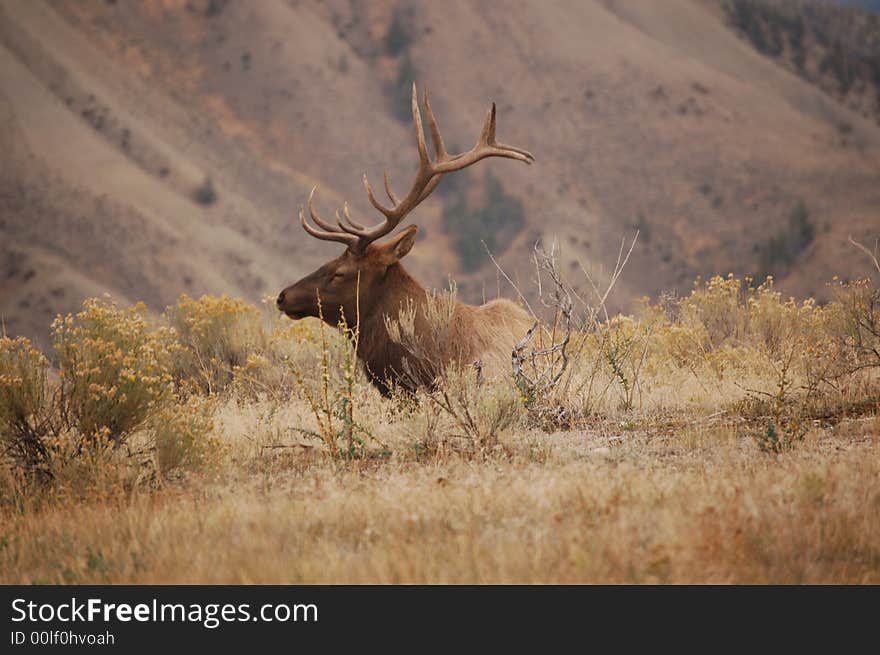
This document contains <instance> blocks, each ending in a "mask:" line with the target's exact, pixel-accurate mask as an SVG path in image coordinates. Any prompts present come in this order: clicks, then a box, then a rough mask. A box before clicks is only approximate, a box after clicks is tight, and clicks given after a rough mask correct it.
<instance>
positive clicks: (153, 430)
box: [150, 396, 221, 478]
mask: <svg viewBox="0 0 880 655" xmlns="http://www.w3.org/2000/svg"><path fill="white" fill-rule="evenodd" d="M213 416H214V406H213V404H212V403H211V402H210V401H207V400H205V399H203V398H200V397H198V396H193V397H190V398H189V399H187V400H186V401H181V402H178V403H175V404H171V405H167V406H165V407H163V408H161V409H159V410H158V411H157V412H156V413H155V414H154V415H153V417H152V419H151V421H150V423H151V425H150V438H151V441H152V445H153V447H154V448H155V456H156V469H157V470H158V472H159V474H160V475H161V476H163V477H164V478H167V477H168V476H169V475H172V474H174V473H176V472H179V471H187V470H197V469H200V468H202V467H204V466H205V465H207V464H209V463H211V462H212V461H216V459H217V457H218V455H219V453H220V452H221V445H220V442H219V440H218V439H217V437H216V435H215V434H214V420H213Z"/></svg>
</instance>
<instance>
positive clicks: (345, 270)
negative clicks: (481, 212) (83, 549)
mask: <svg viewBox="0 0 880 655" xmlns="http://www.w3.org/2000/svg"><path fill="white" fill-rule="evenodd" d="M424 105H425V114H426V116H427V121H428V130H429V132H430V133H431V141H432V142H433V145H434V158H433V159H431V158H430V157H429V156H428V149H427V146H426V144H425V135H424V129H423V127H422V116H421V113H420V111H419V101H418V94H417V92H416V86H415V84H413V89H412V114H413V123H414V125H415V132H416V141H417V145H418V151H419V168H418V172H417V173H416V176H415V180H414V181H413V183H412V187H411V188H410V190H409V193H407V194H406V196H405V197H404V198H403V199H398V197H397V196H396V195H395V194H394V192H393V191H392V190H391V184H390V183H389V181H388V174H387V171H386V172H385V176H384V177H385V191H386V193H387V194H388V198H389V199H390V201H391V203H392V204H391V206H387V207H386V206H385V205H383V204H382V203H380V202H379V201H378V200H377V199H376V197H375V195H374V194H373V189H372V187H371V186H370V183H369V181H368V180H367V176H366V174H365V175H364V178H363V183H364V188H365V189H366V192H367V198H368V199H369V201H370V203H371V204H372V205H373V207H375V208H376V209H377V210H378V211H379V212H380V213H381V214H382V215H383V216H384V219H383V220H382V222H381V223H379V224H377V225H374V226H371V227H365V226H364V225H362V224H361V223H359V222H357V221H355V220H354V219H353V218H352V217H351V216H350V214H349V211H348V206H347V205H344V206H343V211H342V218H340V216H339V212H338V211H337V212H336V224H335V225H332V224H330V223H329V222H328V221H326V220H325V219H323V218H321V216H320V215H319V214H318V212H317V210H316V209H315V188H313V189H312V191H311V194H310V195H309V215H310V217H311V219H312V222H313V223H314V224H315V226H317V227H315V226H312V225H310V224H309V223H308V222H307V221H306V218H305V215H304V210H303V208H302V207H301V208H300V211H299V220H300V223H301V224H302V226H303V228H304V229H305V231H306V232H308V233H309V234H310V235H312V236H313V237H315V238H317V239H323V240H325V241H338V242H339V243H343V244H345V245H346V250H345V252H344V253H342V255H340V256H339V257H337V258H336V259H333V260H331V261H329V262H327V263H326V264H324V265H323V266H321V267H320V268H319V269H318V270H316V271H315V272H313V273H311V274H310V275H307V276H306V277H304V278H302V279H301V280H299V281H298V282H296V283H295V284H293V285H291V286H289V287H287V288H286V289H284V290H283V291H282V292H281V293H280V294H279V295H278V300H277V306H278V309H279V310H281V311H282V312H284V313H285V314H286V315H287V316H289V317H290V318H292V319H294V320H296V319H301V318H305V317H307V316H314V317H317V316H320V317H322V318H323V320H324V321H326V322H327V323H329V324H331V325H334V326H335V325H337V324H338V323H339V321H340V320H341V318H342V316H343V315H344V316H345V318H346V320H348V321H349V322H352V321H355V320H356V321H357V323H358V325H357V328H358V332H359V338H358V341H357V355H358V358H359V359H360V360H361V362H362V363H363V365H364V367H365V369H366V371H367V374H368V376H369V378H370V379H371V380H372V382H373V384H375V385H376V386H377V387H378V388H379V390H380V391H382V392H383V393H385V394H387V393H388V392H389V389H390V385H391V384H392V383H393V384H400V385H401V386H403V387H404V388H408V389H411V390H412V389H413V388H415V387H416V386H419V385H424V384H429V383H430V382H431V381H432V379H433V377H432V376H433V375H436V373H437V372H438V371H437V370H436V369H437V367H438V366H445V365H448V364H450V363H453V362H455V363H458V364H469V363H472V362H476V361H478V360H479V361H482V362H483V365H484V366H489V367H491V368H494V367H497V366H498V365H500V363H501V362H504V361H506V362H508V363H509V362H510V354H511V351H512V349H513V347H514V345H515V344H516V343H517V342H518V341H519V340H520V339H521V338H522V337H523V335H524V334H525V333H526V331H527V330H528V329H529V327H531V325H532V320H531V319H530V317H529V315H528V314H527V313H526V312H525V310H523V309H522V308H520V307H518V306H517V305H516V304H514V303H512V302H510V301H508V300H504V299H498V300H493V301H491V302H488V303H486V304H484V305H480V306H475V305H468V304H464V303H460V302H456V303H455V304H454V306H452V308H451V315H450V320H449V321H448V324H447V326H446V328H445V331H446V332H445V334H444V335H443V338H442V339H435V340H433V342H434V343H437V344H439V345H438V346H437V348H435V350H436V351H437V352H433V353H431V354H430V355H429V356H425V355H424V354H421V355H419V354H415V353H414V352H413V351H412V349H407V347H405V346H404V345H403V344H401V343H400V342H399V341H395V340H393V339H392V338H391V337H390V335H389V333H388V323H387V321H388V318H389V317H390V318H392V319H393V318H394V317H397V316H398V315H399V313H400V312H401V310H402V309H404V308H409V311H411V312H413V318H412V326H413V328H414V332H415V334H416V335H417V336H418V335H426V336H434V335H427V332H429V331H431V330H436V329H437V326H436V325H434V324H432V322H431V321H430V320H429V317H428V315H427V311H426V310H427V303H428V302H429V294H428V293H427V292H426V291H425V289H424V288H423V287H422V286H421V285H420V284H419V283H418V282H416V281H415V280H414V279H413V278H412V277H411V276H410V275H409V274H408V273H407V272H406V270H405V269H404V268H403V266H402V265H401V263H400V260H401V259H402V258H403V257H404V256H405V255H406V254H407V253H408V252H409V251H410V249H411V248H412V246H413V243H415V239H416V232H417V229H418V228H417V227H416V226H415V225H410V226H409V227H407V228H406V229H404V230H402V231H401V232H400V233H398V234H397V235H395V236H393V237H391V238H390V239H388V240H387V241H385V242H383V243H376V241H377V240H378V239H380V238H382V237H384V236H386V235H388V234H389V233H391V231H392V230H394V229H395V228H396V227H397V226H398V225H399V224H400V222H401V221H402V220H403V219H404V218H406V217H407V216H408V215H409V213H410V212H411V211H412V210H413V209H415V208H416V206H418V205H419V203H421V202H422V201H423V200H425V198H427V197H428V196H429V195H431V192H432V191H434V189H436V188H437V185H438V184H439V183H440V180H441V179H442V177H443V176H444V175H445V174H446V173H451V172H453V171H458V170H461V169H463V168H466V167H468V166H471V165H472V164H475V163H477V162H478V161H480V160H481V159H485V158H487V157H506V158H508V159H515V160H517V161H522V162H525V163H526V164H531V163H532V162H533V161H534V160H535V158H534V157H533V156H532V155H531V154H530V153H529V152H526V151H525V150H522V149H520V148H516V147H514V146H508V145H503V144H501V143H498V142H497V141H496V140H495V104H494V103H492V108H491V109H490V110H489V113H488V114H487V116H486V121H485V123H484V125H483V130H482V132H481V133H480V137H479V139H478V140H477V143H476V145H475V146H474V147H473V148H471V149H470V150H468V151H467V152H463V153H461V154H457V155H452V154H449V153H448V152H447V151H446V146H445V145H444V143H443V138H442V137H441V136H440V130H439V128H438V126H437V121H436V119H435V118H434V113H433V112H432V111H431V104H430V102H429V100H428V92H427V89H425V92H424ZM355 317H357V318H356V319H355ZM350 324H351V323H350ZM428 341H431V340H430V339H429V340H428ZM420 357H421V358H422V360H423V361H415V362H413V361H412V360H413V358H416V359H418V358H420ZM428 360H430V361H428ZM412 371H419V374H418V375H416V376H413V375H412V374H411V372H412ZM405 372H407V374H405Z"/></svg>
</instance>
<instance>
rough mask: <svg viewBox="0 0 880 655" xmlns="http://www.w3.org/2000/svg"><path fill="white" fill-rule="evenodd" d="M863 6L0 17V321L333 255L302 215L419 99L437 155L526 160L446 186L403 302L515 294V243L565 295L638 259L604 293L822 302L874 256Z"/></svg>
mask: <svg viewBox="0 0 880 655" xmlns="http://www.w3.org/2000/svg"><path fill="white" fill-rule="evenodd" d="M878 11H880V2H878V1H876V0H871V1H867V0H866V1H863V2H855V1H853V2H817V1H800V0H797V1H796V0H788V1H786V0H776V1H774V0H664V1H663V2H656V1H654V0H643V1H638V0H617V1H615V0H571V1H565V0H559V1H552V2H545V1H541V2H538V1H535V2H508V1H503V0H493V1H491V2H490V1H480V0H451V1H448V2H427V1H424V2H421V1H416V0H388V1H383V0H371V1H369V2H368V1H367V0H323V1H321V0H258V1H257V0H254V1H248V2H245V1H244V0H91V1H88V2H86V1H80V0H55V1H52V2H44V1H42V0H19V1H13V0H2V1H0V152H2V160H0V317H2V321H3V324H4V326H5V331H6V332H7V333H8V334H9V335H26V336H29V337H32V338H35V339H36V340H37V342H38V343H40V345H43V346H45V345H47V340H48V336H47V335H48V328H49V324H50V322H51V320H52V318H53V317H54V316H55V315H56V314H58V313H63V312H69V311H75V310H76V309H77V308H78V307H79V306H80V304H81V302H82V300H83V298H85V297H88V296H94V295H100V294H102V293H105V292H109V293H110V294H112V296H113V297H114V298H115V299H117V300H118V301H120V302H122V303H128V302H134V301H137V300H143V301H145V302H146V303H147V304H148V305H149V306H150V307H152V308H154V309H156V310H159V311H161V310H162V309H163V308H164V307H165V305H167V304H170V303H172V302H173V301H175V300H176V299H177V297H178V296H179V295H180V294H181V293H187V294H189V295H196V296H197V295H201V294H203V293H213V294H220V293H229V294H231V295H234V296H239V297H243V298H245V299H247V300H249V301H252V302H257V301H259V300H260V299H261V298H262V297H264V296H266V295H270V294H271V295H275V294H277V292H278V291H279V290H280V289H281V288H282V287H283V286H285V285H287V284H289V283H291V282H294V281H295V280H297V279H298V278H299V277H301V276H302V275H304V274H306V273H308V272H310V271H311V270H313V269H314V268H316V267H317V266H319V265H320V264H321V263H323V262H324V261H326V260H327V259H329V258H331V257H333V256H336V255H337V254H339V253H340V252H341V246H339V245H338V244H332V243H325V242H320V241H317V240H315V239H313V238H311V237H309V236H308V235H306V234H305V232H303V230H302V229H301V228H300V226H299V224H298V222H297V218H296V216H297V212H298V209H299V206H300V205H301V204H303V203H305V201H306V199H307V197H308V192H309V190H310V188H311V187H312V186H313V185H316V184H317V185H319V190H318V194H317V199H318V206H319V209H321V210H323V213H324V214H328V215H332V212H333V210H334V209H336V208H338V207H341V206H342V202H343V200H347V201H348V202H349V203H350V205H351V206H352V208H353V211H352V215H353V216H354V217H356V218H358V219H360V220H361V221H365V222H370V221H373V220H377V219H378V216H377V215H376V212H375V211H374V210H372V209H371V207H370V205H369V203H368V202H367V200H366V197H365V194H364V192H363V188H362V186H361V176H362V175H363V173H364V172H366V173H367V174H368V175H369V177H370V179H371V180H372V181H373V183H374V186H376V187H377V188H378V187H380V186H381V179H382V169H383V167H385V166H387V167H388V170H389V174H390V177H391V181H392V185H393V186H394V188H395V189H396V190H397V191H398V193H405V191H406V190H407V189H408V187H409V185H410V183H411V181H412V175H413V174H414V171H415V166H416V161H417V159H416V150H415V144H414V138H413V131H412V122H411V116H410V112H409V93H410V88H411V84H412V82H413V81H417V82H418V83H419V84H420V85H421V84H422V83H425V84H427V85H428V86H429V88H430V90H431V98H432V106H433V107H434V110H435V113H436V115H437V118H438V121H439V123H440V126H441V129H442V131H443V134H444V137H445V139H446V142H447V145H448V146H450V150H453V149H466V148H469V147H470V146H471V145H472V143H473V141H474V140H475V139H476V136H477V135H478V133H479V130H480V127H481V124H482V120H483V116H484V114H485V111H486V109H487V107H488V106H489V104H490V103H491V102H492V101H495V102H496V103H497V105H498V137H499V140H501V141H503V142H507V143H510V144H514V145H517V146H520V147H522V148H526V149H528V150H530V151H531V152H532V153H533V154H534V155H535V156H536V157H537V163H536V164H535V165H533V166H531V167H527V166H523V165H522V164H519V163H517V162H511V161H505V160H494V159H493V160H488V161H484V162H482V163H480V164H479V165H477V166H476V167H474V168H472V169H469V170H468V171H465V172H462V173H456V174H454V175H451V176H449V177H447V178H446V179H445V180H444V181H443V183H442V184H441V185H440V187H439V188H438V190H437V192H435V194H434V195H433V196H432V198H431V199H429V200H428V201H426V202H425V203H424V204H423V205H422V206H420V207H419V208H418V209H417V210H416V211H415V212H414V213H413V214H412V215H411V217H410V219H409V222H414V223H417V224H418V225H419V227H420V228H421V229H420V242H419V243H418V244H417V245H416V247H415V248H414V249H413V251H412V253H411V254H410V255H409V256H408V257H407V260H406V264H407V267H408V268H409V269H410V271H411V272H412V273H413V274H414V275H415V276H416V278H417V279H419V281H421V282H422V283H423V284H424V285H425V286H429V287H430V286H434V287H437V286H443V285H445V284H446V282H447V280H448V279H449V278H450V277H453V278H454V279H455V280H456V281H457V282H458V285H459V290H460V294H461V295H462V297H463V298H464V299H465V300H469V301H472V302H479V301H481V300H482V299H483V298H484V297H485V298H492V297H495V296H496V295H497V294H498V292H499V289H500V292H501V294H502V295H507V296H508V297H511V296H513V295H514V294H513V293H512V291H511V289H510V288H509V286H506V283H504V282H503V281H502V280H499V276H498V273H497V270H496V268H495V266H494V265H493V264H492V262H491V261H490V259H489V257H488V256H487V255H486V253H485V250H484V248H483V246H482V245H481V242H485V244H486V246H487V247H488V248H489V249H490V250H491V251H492V252H493V253H494V254H495V256H496V258H497V259H498V261H499V262H500V264H501V265H502V266H503V268H504V270H505V271H507V273H508V274H509V275H510V276H511V277H512V278H513V279H515V280H518V281H519V284H520V286H521V287H522V288H523V290H524V291H527V292H531V291H533V285H532V283H531V278H532V272H531V271H532V267H531V265H530V255H531V252H532V247H533V244H534V243H535V242H536V240H539V239H540V240H542V241H543V242H544V243H550V242H556V243H558V247H559V252H560V254H561V258H562V260H563V266H564V268H563V271H564V272H565V273H566V275H567V276H568V279H569V281H570V282H571V283H573V284H574V286H575V287H581V288H583V290H584V291H585V290H586V285H587V282H586V277H585V275H584V272H583V270H581V269H582V268H583V269H585V270H586V271H588V272H590V273H591V274H592V275H593V276H594V277H596V278H598V279H601V278H602V276H603V275H605V276H607V275H608V273H610V271H611V269H613V267H614V264H615V261H616V260H617V255H618V251H619V248H620V245H621V241H622V240H623V239H627V240H631V239H632V238H633V236H634V234H635V233H636V231H637V230H638V232H639V238H638V242H637V244H636V247H635V250H634V251H633V255H632V257H631V259H630V261H629V264H628V266H627V269H626V271H625V272H624V274H623V277H622V278H621V280H620V281H619V282H618V283H617V287H616V288H615V296H614V297H613V298H612V299H611V300H612V305H613V306H614V307H615V308H616V309H620V310H627V309H629V308H631V307H633V306H634V304H635V303H636V302H638V299H639V298H640V297H643V296H650V297H652V298H656V297H657V296H658V295H660V294H662V293H666V292H672V293H675V292H678V293H681V292H687V291H688V290H689V289H690V288H691V287H692V285H693V283H694V280H695V278H697V277H699V276H701V277H703V278H704V279H705V278H706V277H708V276H711V275H713V274H727V273H734V274H736V275H740V276H743V275H751V276H754V277H755V278H756V279H759V280H762V279H763V277H764V276H766V275H773V276H774V278H775V279H776V281H777V286H778V287H779V288H780V289H781V290H783V291H784V292H785V293H790V294H794V295H797V296H806V295H812V296H815V297H817V298H819V299H820V300H821V299H822V298H823V297H825V294H826V283H827V282H828V281H830V279H831V278H832V276H834V275H838V276H840V277H842V278H847V277H854V276H856V275H858V274H860V273H863V272H864V270H865V262H864V258H863V256H862V255H860V254H859V253H857V252H856V251H855V250H854V249H853V247H852V246H851V245H849V244H848V242H847V237H848V236H849V235H852V236H853V237H854V238H856V239H858V240H860V241H862V242H864V243H868V244H873V243H874V241H875V239H876V238H877V237H878V236H880V14H878V13H877V12H878Z"/></svg>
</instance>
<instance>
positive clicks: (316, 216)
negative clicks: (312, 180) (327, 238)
mask: <svg viewBox="0 0 880 655" xmlns="http://www.w3.org/2000/svg"><path fill="white" fill-rule="evenodd" d="M317 189H318V187H317V185H315V186H313V187H312V192H311V193H310V194H309V216H311V217H312V220H313V221H314V222H315V225H317V226H318V227H320V228H321V229H322V230H328V231H330V232H335V231H336V228H334V227H333V226H332V225H330V224H329V223H328V222H327V221H325V220H324V219H323V218H321V216H320V215H319V214H318V210H317V209H315V191H317Z"/></svg>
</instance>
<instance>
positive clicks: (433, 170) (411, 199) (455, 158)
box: [299, 84, 535, 252]
mask: <svg viewBox="0 0 880 655" xmlns="http://www.w3.org/2000/svg"><path fill="white" fill-rule="evenodd" d="M424 100H425V114H426V115H427V118H428V130H429V131H430V132H431V141H432V143H433V144H434V159H433V161H432V160H431V159H430V158H429V157H428V148H427V146H426V145H425V133H424V128H423V127H422V115H421V112H420V111H419V99H418V93H417V92H416V85H415V84H413V87H412V113H413V124H414V125H415V128H416V140H417V142H418V148H419V170H418V172H417V173H416V177H415V180H414V181H413V184H412V187H411V188H410V190H409V193H407V194H406V197H404V198H403V200H398V199H397V196H395V195H394V192H393V191H392V190H391V184H390V182H389V181H388V171H387V170H386V171H385V175H384V178H385V192H386V193H387V194H388V198H389V199H390V200H391V202H392V203H394V204H393V205H392V206H391V207H385V206H384V205H382V204H381V203H380V202H379V201H378V200H376V196H375V195H374V194H373V188H372V187H371V186H370V183H369V181H368V180H367V175H366V173H365V174H364V188H365V189H366V191H367V197H368V198H369V199H370V203H371V204H372V205H373V207H375V208H376V209H378V210H379V211H380V212H381V213H382V214H383V215H384V216H385V220H383V221H382V222H381V223H379V224H378V225H374V226H372V227H365V226H364V225H361V224H360V223H358V222H356V221H354V220H353V219H352V218H351V216H349V213H348V205H347V204H346V205H344V206H343V209H342V214H343V217H344V219H345V220H344V222H343V220H342V219H340V217H339V212H336V225H335V226H333V225H330V224H329V223H327V222H326V221H324V220H323V219H322V218H321V217H320V216H319V215H318V213H317V211H315V203H314V196H315V188H317V187H315V188H313V189H312V192H311V194H309V215H310V216H311V217H312V220H313V221H314V222H315V224H316V225H317V226H318V227H319V228H321V229H320V230H319V229H315V228H313V227H311V226H310V225H308V223H306V220H305V216H304V214H303V210H302V208H300V211H299V219H300V222H301V223H302V226H303V227H304V228H305V230H306V232H308V233H309V234H311V235H312V236H313V237H317V238H318V239H324V240H328V241H339V242H341V243H345V244H347V245H348V247H349V248H350V249H353V250H356V251H358V252H362V251H363V250H364V249H365V248H366V247H367V246H368V245H369V244H370V243H372V242H373V241H375V240H376V239H379V238H381V237H383V236H385V235H386V234H388V233H389V232H391V231H392V230H393V229H394V228H396V227H397V226H398V225H399V224H400V222H401V221H402V220H403V219H404V218H405V217H406V216H407V215H408V214H409V213H410V212H411V211H412V210H413V209H415V208H416V206H417V205H418V204H419V203H420V202H422V201H423V200H424V199H425V198H427V197H428V196H429V195H431V192H432V191H434V189H435V188H437V185H438V184H439V183H440V180H441V179H442V178H443V176H444V175H445V174H446V173H451V172H453V171H458V170H461V169H463V168H467V167H468V166H470V165H472V164H476V163H477V162H478V161H480V160H481V159H485V158H486V157H506V158H508V159H516V160H519V161H522V162H525V163H526V164H531V163H532V162H533V161H535V158H534V157H533V156H532V154H531V153H529V152H527V151H525V150H522V149H521V148H516V147H514V146H508V145H504V144H501V143H498V142H497V141H496V140H495V103H494V102H493V103H492V108H491V109H490V110H489V112H488V114H487V115H486V121H485V123H484V124H483V130H482V132H480V137H479V139H477V143H476V145H475V146H474V147H473V148H471V149H470V150H468V151H467V152H463V153H461V154H458V155H450V154H449V153H448V152H446V146H445V145H444V143H443V137H441V136H440V128H438V127H437V120H436V119H435V118H434V112H433V111H431V103H430V102H429V100H428V89H427V87H426V88H425V91H424Z"/></svg>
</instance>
